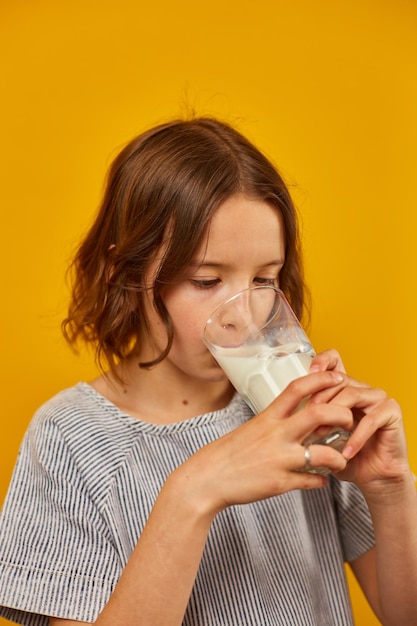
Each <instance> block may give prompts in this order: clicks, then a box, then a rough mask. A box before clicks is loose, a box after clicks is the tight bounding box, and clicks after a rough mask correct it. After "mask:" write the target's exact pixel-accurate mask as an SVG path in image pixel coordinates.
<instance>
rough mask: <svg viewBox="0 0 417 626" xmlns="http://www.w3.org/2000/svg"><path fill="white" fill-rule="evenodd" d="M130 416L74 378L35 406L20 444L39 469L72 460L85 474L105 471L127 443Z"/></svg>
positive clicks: (121, 457) (119, 461) (121, 458)
mask: <svg viewBox="0 0 417 626" xmlns="http://www.w3.org/2000/svg"><path fill="white" fill-rule="evenodd" d="M131 422H132V420H131V418H129V417H128V416H124V415H123V414H122V413H121V412H120V411H119V409H118V408H117V407H115V406H113V405H112V404H111V403H109V402H108V401H106V399H105V398H103V397H101V396H100V395H99V394H97V393H96V392H95V391H94V390H93V389H92V388H91V387H90V386H89V385H87V384H86V383H78V384H77V385H75V386H74V387H71V388H68V389H65V390H63V391H61V392H59V393H58V394H57V395H55V396H54V397H53V398H51V399H50V400H48V401H47V402H45V403H44V404H43V405H42V406H41V407H40V408H39V409H38V410H37V412H36V413H35V415H34V417H33V419H32V421H31V423H30V425H29V428H28V431H27V433H26V436H25V442H24V447H25V448H26V454H31V455H32V456H35V457H36V458H37V460H38V462H39V463H40V464H41V465H42V466H43V467H44V468H45V469H47V468H49V469H50V470H53V471H55V472H56V471H59V468H60V466H61V469H63V467H62V466H63V465H66V466H67V465H72V466H76V467H77V471H79V472H81V473H82V474H83V475H84V476H85V477H89V478H90V479H91V478H93V477H94V476H100V475H101V476H102V477H103V476H108V477H109V474H113V473H114V472H116V471H117V469H118V468H119V467H120V465H121V464H122V463H123V462H124V460H125V458H126V455H127V454H128V452H129V450H130V448H131V446H132V441H133V440H134V438H133V437H132V429H133V428H134V426H133V424H132V423H131Z"/></svg>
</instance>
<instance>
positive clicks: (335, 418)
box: [291, 404, 354, 442]
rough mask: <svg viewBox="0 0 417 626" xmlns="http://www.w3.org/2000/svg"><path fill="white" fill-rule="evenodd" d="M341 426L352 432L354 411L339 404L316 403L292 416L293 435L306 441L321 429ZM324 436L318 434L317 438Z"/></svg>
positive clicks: (301, 440) (300, 440) (296, 438)
mask: <svg viewBox="0 0 417 626" xmlns="http://www.w3.org/2000/svg"><path fill="white" fill-rule="evenodd" d="M333 427H339V428H341V429H342V430H345V431H348V432H350V431H351V430H352V429H353V427H354V419H353V414H352V411H351V410H350V409H349V408H347V407H343V406H338V405H337V404H332V405H331V404H315V405H312V406H308V407H306V408H305V409H303V410H301V411H299V412H297V413H295V414H294V415H292V416H291V428H292V436H293V438H294V439H295V440H296V441H299V442H304V441H305V440H306V439H307V438H308V437H309V436H310V435H312V436H314V434H316V431H318V430H319V429H320V430H321V429H325V430H326V431H328V430H329V428H333ZM321 438H322V437H321V436H319V435H317V437H316V440H317V439H321Z"/></svg>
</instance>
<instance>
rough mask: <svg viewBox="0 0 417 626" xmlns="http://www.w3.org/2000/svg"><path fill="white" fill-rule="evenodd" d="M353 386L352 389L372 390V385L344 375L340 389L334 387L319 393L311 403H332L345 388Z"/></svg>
mask: <svg viewBox="0 0 417 626" xmlns="http://www.w3.org/2000/svg"><path fill="white" fill-rule="evenodd" d="M347 386H352V387H362V388H368V389H370V388H371V387H370V385H368V384H366V383H363V382H359V381H357V380H355V379H354V378H352V377H350V376H348V375H347V374H344V375H343V382H342V383H341V384H340V385H339V387H337V388H336V387H332V388H327V389H323V390H320V391H318V392H317V393H316V394H314V395H313V396H312V397H311V398H310V402H312V403H317V404H323V403H326V402H330V401H331V400H332V399H333V398H335V397H336V396H337V395H338V394H339V393H340V392H341V390H342V389H343V388H344V387H347Z"/></svg>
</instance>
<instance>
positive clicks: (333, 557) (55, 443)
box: [0, 383, 374, 626]
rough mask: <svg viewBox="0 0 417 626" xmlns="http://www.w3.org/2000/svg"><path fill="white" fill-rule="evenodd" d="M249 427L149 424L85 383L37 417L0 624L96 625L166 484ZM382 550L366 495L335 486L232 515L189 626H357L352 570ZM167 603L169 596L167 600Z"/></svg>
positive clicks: (216, 540) (9, 533)
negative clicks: (347, 565)
mask: <svg viewBox="0 0 417 626" xmlns="http://www.w3.org/2000/svg"><path fill="white" fill-rule="evenodd" d="M251 418H252V413H251V412H250V410H249V409H248V408H247V406H246V404H245V403H244V402H243V401H242V399H241V398H240V397H239V396H238V395H235V397H234V398H233V400H232V401H231V403H230V404H229V406H228V407H226V408H225V409H223V410H221V411H216V412H213V413H208V414H205V415H201V416H199V417H195V418H193V419H189V420H186V421H181V422H177V423H175V424H163V425H159V424H158V425H155V424H149V423H144V422H141V421H140V420H138V419H135V418H133V417H131V416H129V415H127V414H125V413H123V412H122V411H120V410H119V409H118V408H117V407H116V406H114V405H113V404H112V403H110V402H109V401H108V400H106V399H105V398H104V397H102V396H101V395H100V394H98V393H97V392H96V391H95V390H94V389H93V388H92V387H91V386H89V385H88V384H86V383H79V384H78V385H76V386H75V387H73V388H70V389H67V390H65V391H63V392H61V393H60V394H58V395H57V396H55V397H54V398H52V399H51V400H50V401H49V402H47V403H46V404H45V405H44V406H43V407H41V409H40V410H39V411H38V412H37V414H36V415H35V417H34V419H33V420H32V422H31V425H30V426H29V429H28V431H27V433H26V436H25V438H24V441H23V443H22V446H21V449H20V452H19V457H18V460H17V463H16V467H15V470H14V474H13V478H12V482H11V486H10V489H9V493H8V495H7V498H6V501H5V503H4V506H3V510H2V517H1V523H0V605H1V606H2V608H1V609H0V615H1V616H3V617H6V618H8V619H11V620H14V621H16V622H17V623H19V624H29V625H31V626H40V625H47V624H48V617H47V616H57V617H61V618H67V619H73V620H80V621H86V622H93V621H94V620H95V619H96V618H97V616H98V614H99V613H100V611H101V610H102V609H103V607H104V606H105V604H106V602H107V601H108V599H109V597H110V595H111V593H112V591H113V589H114V587H115V585H116V583H117V581H118V579H119V577H120V575H121V573H122V570H123V568H124V566H125V564H126V562H127V560H128V558H129V555H130V553H131V552H132V550H133V548H134V546H135V544H136V542H137V541H138V538H139V537H140V534H141V531H142V529H143V527H144V525H145V523H146V520H147V518H148V516H149V513H150V511H151V509H152V506H153V503H154V501H155V499H156V497H157V495H158V493H159V491H160V489H161V487H162V485H163V484H164V481H165V480H166V478H167V477H168V476H169V474H170V473H171V472H172V471H173V470H174V469H175V468H176V467H177V466H178V465H180V464H181V463H183V462H184V461H185V460H186V459H187V458H188V457H189V456H190V455H192V454H193V453H194V452H196V451H197V450H198V449H199V448H201V447H202V446H204V445H205V444H207V443H209V442H211V441H213V440H214V439H216V438H218V437H221V436H222V435H224V434H226V433H228V432H230V431H231V430H232V429H234V428H236V427H238V426H239V425H240V424H242V423H243V422H245V421H247V420H248V419H251ZM373 543H374V536H373V531H372V525H371V521H370V515H369V512H368V510H367V507H366V505H365V502H364V499H363V497H362V495H361V494H360V492H359V491H358V490H357V489H356V488H355V487H354V486H353V485H351V484H349V483H345V482H340V481H338V480H336V479H335V478H331V479H330V482H329V485H328V486H327V487H325V488H322V489H317V490H312V491H298V490H297V491H292V492H289V493H286V494H284V495H281V496H277V497H274V498H270V499H268V500H264V501H261V502H256V503H253V504H246V505H242V506H233V507H230V508H229V509H227V510H225V511H223V512H221V513H219V514H218V515H217V517H216V518H215V520H214V522H213V524H212V527H211V530H210V533H209V537H208V540H207V545H206V549H205V551H204V555H203V558H202V561H201V564H200V568H199V571H198V574H197V578H196V581H195V585H194V588H193V591H192V595H191V597H190V601H189V604H188V608H187V611H186V615H185V618H184V622H183V624H184V626H244V625H251V626H252V625H253V626H297V625H300V626H313V625H315V626H338V625H340V626H342V625H343V626H344V625H350V624H352V623H353V620H352V615H351V609H350V604H349V597H348V591H347V587H346V580H345V573H344V566H343V561H344V560H347V561H349V560H352V559H355V558H356V557H358V556H360V555H361V554H363V553H364V552H365V551H367V550H368V549H369V548H370V547H371V546H372V545H373ZM166 593H167V595H169V593H170V591H169V589H167V590H166Z"/></svg>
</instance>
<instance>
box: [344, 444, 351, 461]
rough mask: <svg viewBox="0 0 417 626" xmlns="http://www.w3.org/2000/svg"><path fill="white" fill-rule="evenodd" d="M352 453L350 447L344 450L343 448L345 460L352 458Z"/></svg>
mask: <svg viewBox="0 0 417 626" xmlns="http://www.w3.org/2000/svg"><path fill="white" fill-rule="evenodd" d="M352 452H353V448H352V446H346V447H345V448H343V453H342V454H343V456H344V457H345V459H347V460H349V459H351V458H352V456H353V455H352Z"/></svg>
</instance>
